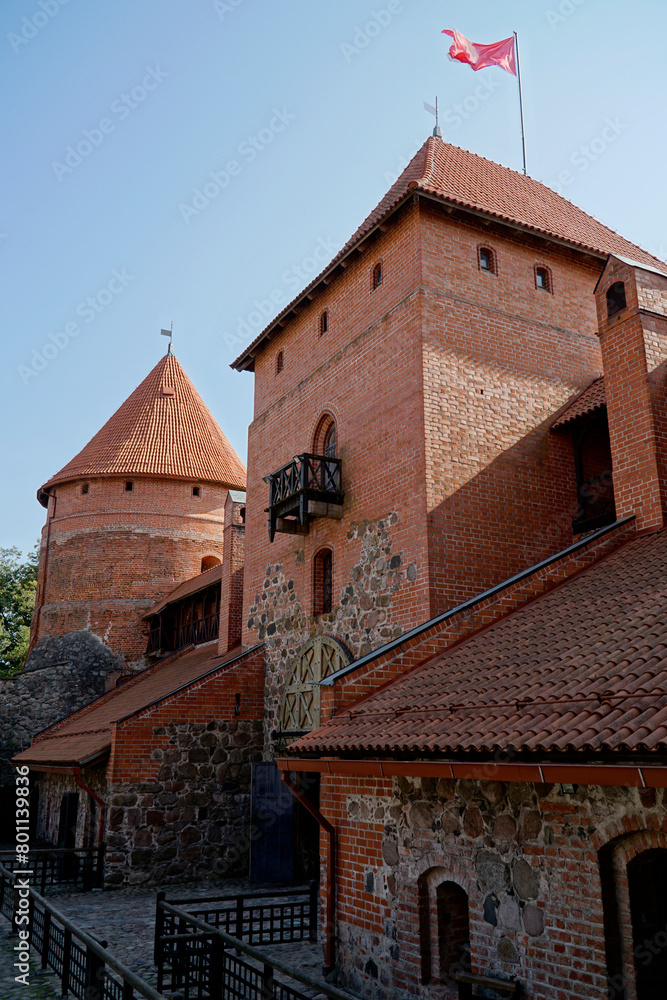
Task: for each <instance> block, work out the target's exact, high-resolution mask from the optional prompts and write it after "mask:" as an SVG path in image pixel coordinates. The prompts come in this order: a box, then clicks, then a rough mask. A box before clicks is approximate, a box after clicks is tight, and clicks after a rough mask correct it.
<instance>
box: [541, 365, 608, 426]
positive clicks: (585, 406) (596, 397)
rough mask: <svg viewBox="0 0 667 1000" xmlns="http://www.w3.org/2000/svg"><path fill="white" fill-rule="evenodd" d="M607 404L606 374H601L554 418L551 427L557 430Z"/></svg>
mask: <svg viewBox="0 0 667 1000" xmlns="http://www.w3.org/2000/svg"><path fill="white" fill-rule="evenodd" d="M606 405H607V397H606V395H605V390H604V375H600V376H599V377H598V378H596V379H595V381H594V382H591V384H590V385H589V386H587V387H586V388H585V389H584V391H583V392H580V393H579V395H578V396H577V397H576V399H575V400H574V401H573V402H572V403H570V405H569V406H568V408H567V410H565V411H564V413H561V415H560V417H558V419H557V420H554V422H553V424H552V425H551V429H552V430H554V431H555V430H556V428H558V427H563V425H564V424H569V423H570V421H571V420H577V419H578V418H579V417H585V416H586V414H587V413H593V411H594V410H600V409H602V407H603V406H606Z"/></svg>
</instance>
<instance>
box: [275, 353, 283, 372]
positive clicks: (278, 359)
mask: <svg viewBox="0 0 667 1000" xmlns="http://www.w3.org/2000/svg"><path fill="white" fill-rule="evenodd" d="M284 367H285V359H284V358H283V352H282V351H278V354H277V355H276V375H279V374H280V372H281V371H282V370H283V368H284Z"/></svg>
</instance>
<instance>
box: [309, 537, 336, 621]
mask: <svg viewBox="0 0 667 1000" xmlns="http://www.w3.org/2000/svg"><path fill="white" fill-rule="evenodd" d="M313 569H314V573H313V577H314V579H313V591H314V598H315V600H314V602H313V603H314V605H315V607H314V609H313V610H314V613H315V614H316V615H328V614H329V612H330V611H331V607H332V593H333V587H332V582H333V553H332V551H331V549H322V550H321V551H320V552H318V553H317V555H316V556H315V560H314V566H313Z"/></svg>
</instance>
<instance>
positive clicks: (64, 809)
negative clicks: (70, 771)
mask: <svg viewBox="0 0 667 1000" xmlns="http://www.w3.org/2000/svg"><path fill="white" fill-rule="evenodd" d="M78 812H79V793H78V792H65V794H64V795H63V797H62V801H61V803H60V822H59V824H58V847H61V848H64V849H65V850H70V849H71V848H73V847H76V821H77V816H78ZM76 868H77V861H76V855H75V854H64V855H63V856H62V858H61V861H60V873H61V878H63V879H66V880H69V879H71V878H75V877H76Z"/></svg>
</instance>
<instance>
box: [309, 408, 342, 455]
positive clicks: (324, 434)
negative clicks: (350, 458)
mask: <svg viewBox="0 0 667 1000" xmlns="http://www.w3.org/2000/svg"><path fill="white" fill-rule="evenodd" d="M337 445H338V442H337V433H336V421H335V420H334V418H333V417H332V416H331V414H330V413H325V414H324V416H322V417H320V420H319V422H318V424H317V428H316V430H315V434H314V435H313V454H314V455H326V457H327V458H335V457H336V448H337Z"/></svg>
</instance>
